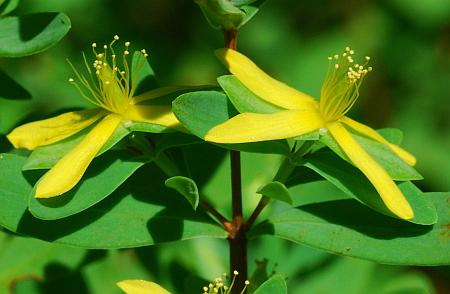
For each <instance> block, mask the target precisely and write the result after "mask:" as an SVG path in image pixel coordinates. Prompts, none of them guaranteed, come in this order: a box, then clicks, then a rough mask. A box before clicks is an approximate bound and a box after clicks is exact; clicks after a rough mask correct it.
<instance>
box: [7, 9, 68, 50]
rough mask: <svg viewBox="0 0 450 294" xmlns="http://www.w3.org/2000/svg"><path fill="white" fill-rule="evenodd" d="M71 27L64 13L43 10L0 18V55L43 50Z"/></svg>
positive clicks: (57, 40)
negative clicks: (42, 11)
mask: <svg viewBox="0 0 450 294" xmlns="http://www.w3.org/2000/svg"><path fill="white" fill-rule="evenodd" d="M70 27H71V24H70V19H69V17H67V16H66V15H65V14H63V13H55V12H44V13H34V14H28V15H23V16H8V17H5V18H1V19H0V57H22V56H28V55H32V54H36V53H39V52H42V51H44V50H46V49H48V48H50V47H51V46H53V45H55V44H56V43H57V42H59V41H60V40H61V39H62V38H63V37H64V36H65V35H66V34H67V32H68V31H69V29H70Z"/></svg>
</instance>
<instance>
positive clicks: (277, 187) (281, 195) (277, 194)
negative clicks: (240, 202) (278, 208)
mask: <svg viewBox="0 0 450 294" xmlns="http://www.w3.org/2000/svg"><path fill="white" fill-rule="evenodd" d="M256 193H258V194H262V195H264V196H267V197H270V198H273V199H276V200H279V201H283V202H286V203H288V204H291V205H292V203H293V200H292V196H291V193H290V192H289V190H288V188H286V186H285V185H284V184H283V183H280V182H276V181H275V182H271V183H268V184H267V185H264V186H262V187H260V188H259V189H258V191H257V192H256Z"/></svg>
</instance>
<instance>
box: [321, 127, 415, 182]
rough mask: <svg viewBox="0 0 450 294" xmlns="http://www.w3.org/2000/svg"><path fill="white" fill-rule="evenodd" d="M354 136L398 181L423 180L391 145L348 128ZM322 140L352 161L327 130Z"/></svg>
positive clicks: (341, 155)
mask: <svg viewBox="0 0 450 294" xmlns="http://www.w3.org/2000/svg"><path fill="white" fill-rule="evenodd" d="M347 130H348V131H349V132H350V133H351V134H352V137H353V138H354V139H355V140H356V141H357V142H358V143H359V144H360V145H361V146H362V148H363V149H364V150H366V151H367V153H369V155H370V156H372V157H373V158H374V159H375V160H376V161H377V162H378V163H379V164H380V165H381V166H382V167H383V168H384V169H385V170H386V171H387V172H388V173H389V175H390V176H391V177H392V178H393V179H394V180H397V181H410V180H421V179H423V177H422V176H421V175H420V174H419V173H418V172H417V171H416V170H415V169H414V168H413V167H411V166H409V165H408V164H407V163H405V162H404V161H403V160H402V159H401V158H400V157H398V156H397V155H396V154H395V153H394V152H393V151H392V150H391V149H390V148H389V147H387V146H386V145H384V144H381V143H379V142H377V141H374V140H372V139H369V138H367V137H365V136H363V135H360V134H358V133H356V132H353V131H352V130H351V129H349V128H348V129H347ZM320 141H321V142H322V143H323V144H325V145H327V146H328V147H329V148H330V149H331V150H333V152H334V153H336V154H337V155H339V156H340V157H341V158H342V159H344V160H346V161H348V162H351V161H350V159H349V158H348V157H347V155H345V153H344V152H343V151H342V149H341V148H340V147H339V145H338V143H337V142H336V141H335V140H334V138H333V137H332V136H331V135H330V134H329V133H328V132H327V133H325V134H323V135H322V136H321V137H320Z"/></svg>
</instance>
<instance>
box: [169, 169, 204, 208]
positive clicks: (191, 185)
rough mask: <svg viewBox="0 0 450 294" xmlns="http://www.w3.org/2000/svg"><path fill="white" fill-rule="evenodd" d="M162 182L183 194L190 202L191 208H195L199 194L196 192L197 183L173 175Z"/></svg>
mask: <svg viewBox="0 0 450 294" xmlns="http://www.w3.org/2000/svg"><path fill="white" fill-rule="evenodd" d="M164 184H165V185H166V186H167V187H169V188H172V189H174V190H176V191H177V192H178V193H180V194H181V195H183V196H184V197H185V198H186V200H187V201H188V202H189V203H190V204H191V206H192V208H193V209H194V210H197V207H198V202H199V199H200V196H199V194H198V188H197V184H195V182H194V181H193V180H192V179H189V178H186V177H182V176H175V177H171V178H169V179H167V180H166V181H165V183H164Z"/></svg>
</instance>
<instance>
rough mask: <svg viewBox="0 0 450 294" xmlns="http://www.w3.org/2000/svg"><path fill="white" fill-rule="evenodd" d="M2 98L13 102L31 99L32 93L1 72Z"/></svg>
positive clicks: (0, 94)
mask: <svg viewBox="0 0 450 294" xmlns="http://www.w3.org/2000/svg"><path fill="white" fill-rule="evenodd" d="M0 89H2V90H1V91H0V98H2V99H11V100H16V99H18V100H22V99H30V98H31V95H30V93H29V92H28V91H27V90H25V89H24V88H22V86H20V85H19V84H18V83H17V82H16V81H14V80H13V79H12V78H10V77H9V76H8V75H7V74H6V73H4V72H3V71H2V70H0Z"/></svg>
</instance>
